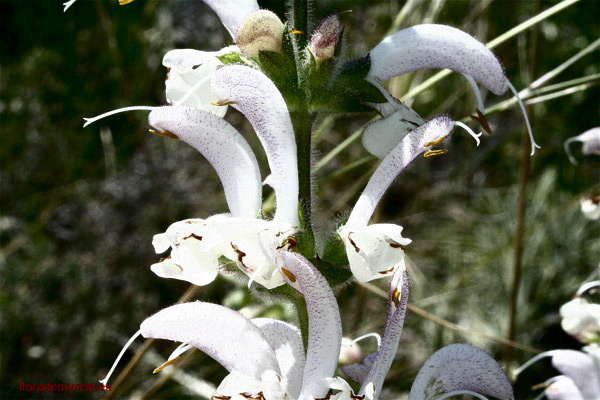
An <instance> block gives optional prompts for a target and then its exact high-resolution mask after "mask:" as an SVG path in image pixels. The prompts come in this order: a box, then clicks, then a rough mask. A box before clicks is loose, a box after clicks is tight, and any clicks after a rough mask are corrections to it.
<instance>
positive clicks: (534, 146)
mask: <svg viewBox="0 0 600 400" xmlns="http://www.w3.org/2000/svg"><path fill="white" fill-rule="evenodd" d="M506 83H507V84H508V88H509V89H510V91H511V92H513V94H514V95H515V98H516V99H517V102H518V103H519V107H521V112H522V113H523V118H525V124H526V125H527V132H528V133H529V140H530V141H531V154H530V155H531V156H532V155H534V154H535V149H536V148H538V149H541V148H542V147H541V146H538V144H537V143H536V142H535V139H534V138H533V131H532V129H531V124H530V123H529V117H528V116H527V111H525V105H524V104H523V101H522V100H521V96H519V92H517V89H515V87H514V86H513V85H512V83H510V82H509V81H508V80H507V81H506Z"/></svg>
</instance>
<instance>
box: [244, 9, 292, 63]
mask: <svg viewBox="0 0 600 400" xmlns="http://www.w3.org/2000/svg"><path fill="white" fill-rule="evenodd" d="M283 29H284V25H283V22H281V20H280V19H279V17H278V16H277V15H275V14H274V13H272V12H271V11H268V10H258V11H255V12H253V13H252V14H250V15H249V16H248V18H246V19H245V20H244V22H242V24H241V25H240V27H239V29H238V31H237V34H236V37H235V42H236V44H237V45H238V47H239V48H240V50H241V51H242V53H246V54H248V55H251V56H258V53H259V52H261V51H275V52H280V51H281V39H282V36H283Z"/></svg>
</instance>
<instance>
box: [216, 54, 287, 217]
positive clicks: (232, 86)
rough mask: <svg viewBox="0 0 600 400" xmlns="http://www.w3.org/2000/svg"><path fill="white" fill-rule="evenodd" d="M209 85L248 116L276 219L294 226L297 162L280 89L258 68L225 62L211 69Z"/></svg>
mask: <svg viewBox="0 0 600 400" xmlns="http://www.w3.org/2000/svg"><path fill="white" fill-rule="evenodd" d="M212 89H213V91H214V92H215V93H217V94H218V95H219V96H221V97H222V98H223V99H227V100H230V101H232V102H234V104H233V107H235V108H237V109H239V110H240V111H241V112H242V113H243V114H244V115H245V116H246V118H248V120H249V121H250V123H251V124H252V126H253V127H254V130H255V131H256V134H257V135H258V138H259V139H260V141H261V143H262V145H263V147H264V149H265V152H266V154H267V160H268V161H269V167H270V169H271V178H270V184H271V185H272V186H273V188H274V189H275V195H276V199H277V210H276V213H275V218H274V219H275V220H276V221H284V222H287V223H289V224H290V225H293V226H298V224H299V221H298V165H297V164H298V163H297V160H296V141H295V139H294V129H293V126H292V121H291V119H290V115H289V113H288V109H287V106H286V104H285V101H284V100H283V97H282V96H281V93H279V90H278V89H277V87H276V86H275V84H273V82H272V81H271V80H270V79H269V78H267V76H266V75H264V74H263V73H262V72H260V71H257V70H255V69H253V68H250V67H246V66H242V65H228V66H225V67H223V68H220V69H218V70H217V72H215V74H214V76H213V80H212Z"/></svg>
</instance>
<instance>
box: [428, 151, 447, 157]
mask: <svg viewBox="0 0 600 400" xmlns="http://www.w3.org/2000/svg"><path fill="white" fill-rule="evenodd" d="M447 152H448V150H447V149H442V150H429V151H428V152H426V153H425V154H423V157H433V156H441V155H442V154H446V153H447Z"/></svg>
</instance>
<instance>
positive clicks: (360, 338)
mask: <svg viewBox="0 0 600 400" xmlns="http://www.w3.org/2000/svg"><path fill="white" fill-rule="evenodd" d="M368 337H374V338H375V340H377V349H378V350H379V346H381V336H380V335H379V334H378V333H375V332H371V333H367V334H365V335H362V336H359V337H357V338H356V339H354V340H353V341H352V343H358V342H360V341H361V340H363V339H366V338H368Z"/></svg>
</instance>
